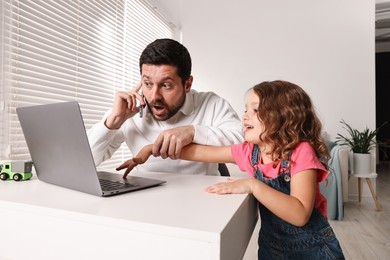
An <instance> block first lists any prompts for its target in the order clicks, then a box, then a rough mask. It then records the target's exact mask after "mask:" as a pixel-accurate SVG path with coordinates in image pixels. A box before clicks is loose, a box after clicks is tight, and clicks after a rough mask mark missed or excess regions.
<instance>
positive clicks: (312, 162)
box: [291, 142, 327, 180]
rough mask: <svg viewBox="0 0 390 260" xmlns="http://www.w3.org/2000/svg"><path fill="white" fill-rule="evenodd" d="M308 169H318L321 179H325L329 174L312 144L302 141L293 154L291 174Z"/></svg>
mask: <svg viewBox="0 0 390 260" xmlns="http://www.w3.org/2000/svg"><path fill="white" fill-rule="evenodd" d="M307 169H316V170H317V171H318V173H319V180H323V179H325V178H326V176H327V170H326V169H325V167H324V165H322V163H321V161H320V159H319V158H318V157H317V155H316V153H315V151H314V148H313V147H312V146H311V144H310V143H309V142H301V143H300V144H299V145H298V146H297V147H296V148H295V150H294V151H293V152H292V154H291V174H292V175H293V174H295V173H297V172H300V171H303V170H307Z"/></svg>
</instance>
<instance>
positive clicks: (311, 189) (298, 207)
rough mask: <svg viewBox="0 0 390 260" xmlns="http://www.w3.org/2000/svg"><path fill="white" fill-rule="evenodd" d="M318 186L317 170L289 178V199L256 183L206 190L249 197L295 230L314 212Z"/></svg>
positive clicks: (235, 183) (232, 182) (233, 183)
mask: <svg viewBox="0 0 390 260" xmlns="http://www.w3.org/2000/svg"><path fill="white" fill-rule="evenodd" d="M316 186H317V170H305V171H302V172H299V173H296V174H294V176H293V177H292V178H291V192H290V195H288V194H285V193H282V192H280V191H278V190H275V189H274V188H271V187H270V186H268V185H267V184H265V183H263V182H262V181H259V180H257V179H244V180H228V181H227V182H223V183H218V184H215V185H213V186H210V187H208V188H206V191H207V192H212V193H218V194H229V193H252V194H253V195H254V196H255V197H256V199H257V200H258V201H259V202H260V203H262V204H263V205H264V206H265V207H266V208H268V209H269V210H270V211H271V212H272V213H274V214H275V215H277V216H278V217H280V218H281V219H283V220H285V221H287V222H288V223H290V224H292V225H295V226H303V225H305V224H306V223H307V221H308V220H309V218H310V216H311V213H312V211H313V207H314V202H315V197H316Z"/></svg>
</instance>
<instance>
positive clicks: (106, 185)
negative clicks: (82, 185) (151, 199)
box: [99, 179, 138, 191]
mask: <svg viewBox="0 0 390 260" xmlns="http://www.w3.org/2000/svg"><path fill="white" fill-rule="evenodd" d="M99 181H100V185H101V186H102V190H104V191H112V190H118V189H126V188H131V187H137V186H138V185H136V184H130V183H122V182H118V181H110V180H104V179H99Z"/></svg>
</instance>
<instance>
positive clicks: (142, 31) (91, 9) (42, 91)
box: [0, 0, 174, 169]
mask: <svg viewBox="0 0 390 260" xmlns="http://www.w3.org/2000/svg"><path fill="white" fill-rule="evenodd" d="M1 11H2V14H3V15H2V38H3V39H2V45H3V46H2V54H3V56H2V86H1V90H2V93H1V94H2V103H1V104H2V111H1V112H2V118H1V119H2V120H1V121H2V125H1V126H0V127H1V130H2V134H1V138H2V140H1V141H2V142H1V143H2V144H5V146H3V145H2V147H1V149H2V156H1V157H2V158H7V159H11V160H28V159H30V155H29V153H28V149H27V146H26V143H25V140H24V136H23V133H22V131H21V128H20V125H19V121H18V118H17V115H16V112H15V108H16V107H20V106H28V105H38V104H45V103H53V102H60V101H71V100H76V101H78V102H79V104H80V107H81V111H82V114H83V118H84V123H85V127H86V129H89V128H90V127H91V126H92V125H93V124H95V123H96V122H97V121H98V120H100V119H101V118H102V116H103V115H104V113H105V112H106V111H107V110H108V109H110V108H111V107H112V102H113V98H114V93H115V92H116V91H118V90H122V89H131V88H133V86H135V85H136V83H137V82H138V81H139V80H140V75H139V65H138V60H139V56H140V54H141V52H142V50H143V49H144V48H145V46H146V45H147V44H148V43H150V42H152V41H153V40H155V39H157V38H172V37H173V30H174V28H173V26H172V24H170V23H168V22H167V21H166V20H165V19H163V18H162V17H161V16H159V15H158V14H157V13H156V12H155V10H153V9H152V8H150V6H149V5H147V4H146V3H144V2H142V1H139V0H138V1H136V0H116V1H108V0H106V1H104V0H100V1H98V0H95V1H86V0H79V1H77V0H73V1H39V0H3V3H2V10H1ZM48 123H50V122H48ZM124 146H125V145H124ZM4 148H5V149H4ZM126 149H127V148H125V147H123V148H122V149H119V150H118V151H117V153H115V154H114V155H113V157H112V159H111V160H110V162H105V163H104V164H103V165H102V166H103V167H109V168H111V169H112V168H115V167H116V166H118V165H119V164H120V163H121V162H122V161H123V159H128V158H129V156H130V154H129V152H128V151H126ZM123 157H124V158H123Z"/></svg>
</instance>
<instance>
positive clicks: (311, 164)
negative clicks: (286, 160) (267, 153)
mask: <svg viewBox="0 0 390 260" xmlns="http://www.w3.org/2000/svg"><path fill="white" fill-rule="evenodd" d="M253 147H254V144H252V143H248V142H244V143H241V144H235V145H232V146H231V151H232V155H233V158H234V160H235V161H236V163H237V166H238V167H239V168H240V170H241V171H245V172H247V173H248V174H249V175H251V176H252V177H254V174H255V168H254V167H252V160H251V159H252V150H253ZM257 167H258V168H259V169H260V170H261V172H262V173H263V174H264V176H265V177H267V178H275V177H277V176H278V175H279V174H280V173H281V170H282V169H281V162H279V163H278V164H277V166H276V167H275V168H274V167H273V163H272V162H271V163H268V164H263V162H262V161H261V159H260V161H259V162H258V164H257ZM309 169H317V191H316V200H315V204H314V207H315V208H317V209H318V210H319V211H320V212H321V213H322V214H323V215H324V216H325V218H326V217H327V206H326V198H325V197H324V196H323V195H322V194H321V193H320V185H319V183H320V182H321V181H323V180H325V179H326V178H327V177H328V171H327V170H326V169H325V167H324V166H323V165H322V163H321V162H320V160H319V159H318V158H317V156H316V154H315V152H314V149H313V147H312V146H311V145H310V143H308V142H302V143H300V144H299V145H298V146H297V148H295V150H294V151H293V152H292V154H291V166H290V174H291V177H292V176H294V174H296V173H298V172H301V171H304V170H309Z"/></svg>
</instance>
